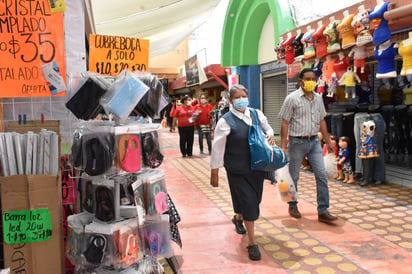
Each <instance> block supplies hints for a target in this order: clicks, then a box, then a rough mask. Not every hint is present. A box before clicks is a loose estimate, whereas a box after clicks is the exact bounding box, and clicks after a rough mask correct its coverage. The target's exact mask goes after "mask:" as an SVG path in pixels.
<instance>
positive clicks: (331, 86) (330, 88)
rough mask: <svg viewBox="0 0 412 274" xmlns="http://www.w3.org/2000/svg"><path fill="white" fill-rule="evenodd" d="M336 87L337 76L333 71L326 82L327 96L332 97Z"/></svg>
mask: <svg viewBox="0 0 412 274" xmlns="http://www.w3.org/2000/svg"><path fill="white" fill-rule="evenodd" d="M337 87H338V77H336V73H335V72H333V73H332V75H331V76H330V78H329V82H328V95H327V97H333V96H334V95H335V93H336V88H337Z"/></svg>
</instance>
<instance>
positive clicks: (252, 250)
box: [247, 245, 260, 261]
mask: <svg viewBox="0 0 412 274" xmlns="http://www.w3.org/2000/svg"><path fill="white" fill-rule="evenodd" d="M247 252H248V253H249V259H251V260H252V261H259V260H260V251H259V247H258V245H250V246H248V247H247Z"/></svg>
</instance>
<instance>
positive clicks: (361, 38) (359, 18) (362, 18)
mask: <svg viewBox="0 0 412 274" xmlns="http://www.w3.org/2000/svg"><path fill="white" fill-rule="evenodd" d="M358 10H359V13H358V14H356V16H355V17H354V18H353V21H352V27H353V28H354V32H355V35H356V46H359V47H361V46H364V45H366V44H368V43H370V42H372V35H371V33H370V30H369V23H370V21H369V12H368V11H366V10H365V7H364V6H363V5H360V6H359V8H358Z"/></svg>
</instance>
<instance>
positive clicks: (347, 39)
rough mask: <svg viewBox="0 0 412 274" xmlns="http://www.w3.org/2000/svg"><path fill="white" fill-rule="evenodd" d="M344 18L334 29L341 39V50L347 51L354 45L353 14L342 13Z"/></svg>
mask: <svg viewBox="0 0 412 274" xmlns="http://www.w3.org/2000/svg"><path fill="white" fill-rule="evenodd" d="M343 16H344V18H343V19H342V22H341V23H340V24H339V25H338V26H337V27H336V29H337V30H338V31H339V33H340V35H341V37H342V49H347V48H350V47H352V46H354V45H355V44H356V40H355V35H354V33H353V27H352V20H353V17H355V15H354V14H349V11H347V10H345V11H344V12H343Z"/></svg>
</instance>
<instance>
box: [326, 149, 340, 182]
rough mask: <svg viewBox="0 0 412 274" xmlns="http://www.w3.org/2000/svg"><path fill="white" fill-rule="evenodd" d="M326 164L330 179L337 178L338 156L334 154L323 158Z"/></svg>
mask: <svg viewBox="0 0 412 274" xmlns="http://www.w3.org/2000/svg"><path fill="white" fill-rule="evenodd" d="M323 162H324V164H325V169H326V175H327V176H328V178H330V179H331V178H335V177H336V176H337V175H338V165H337V164H338V162H337V160H336V156H335V155H334V154H333V153H328V154H326V155H325V156H324V157H323Z"/></svg>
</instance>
